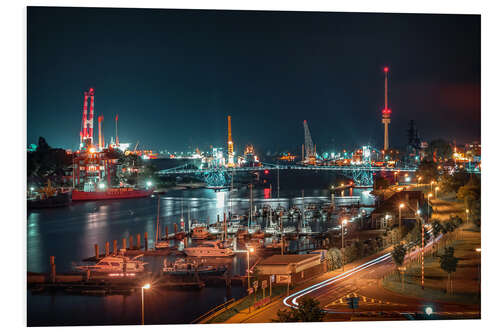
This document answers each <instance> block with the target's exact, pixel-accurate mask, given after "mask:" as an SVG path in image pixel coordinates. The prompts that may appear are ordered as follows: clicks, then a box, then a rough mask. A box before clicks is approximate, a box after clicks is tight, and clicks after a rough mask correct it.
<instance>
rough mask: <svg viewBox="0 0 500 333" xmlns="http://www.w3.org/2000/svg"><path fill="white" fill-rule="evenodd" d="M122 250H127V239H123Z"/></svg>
mask: <svg viewBox="0 0 500 333" xmlns="http://www.w3.org/2000/svg"><path fill="white" fill-rule="evenodd" d="M122 249H123V250H124V251H126V250H127V239H126V238H125V237H123V238H122Z"/></svg>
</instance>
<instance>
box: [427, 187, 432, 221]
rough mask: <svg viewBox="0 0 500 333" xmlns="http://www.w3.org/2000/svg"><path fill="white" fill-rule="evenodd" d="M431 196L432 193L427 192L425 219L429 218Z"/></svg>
mask: <svg viewBox="0 0 500 333" xmlns="http://www.w3.org/2000/svg"><path fill="white" fill-rule="evenodd" d="M431 197H432V193H428V194H427V219H429V214H430V210H429V207H430V198H431Z"/></svg>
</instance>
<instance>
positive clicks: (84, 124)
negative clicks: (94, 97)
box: [82, 91, 89, 140]
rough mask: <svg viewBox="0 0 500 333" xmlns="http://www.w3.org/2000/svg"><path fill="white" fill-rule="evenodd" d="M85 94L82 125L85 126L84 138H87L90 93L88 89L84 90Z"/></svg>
mask: <svg viewBox="0 0 500 333" xmlns="http://www.w3.org/2000/svg"><path fill="white" fill-rule="evenodd" d="M83 95H84V96H85V99H84V102H83V117H82V127H83V140H85V139H86V138H87V103H88V98H89V95H88V93H87V92H86V91H85V92H83Z"/></svg>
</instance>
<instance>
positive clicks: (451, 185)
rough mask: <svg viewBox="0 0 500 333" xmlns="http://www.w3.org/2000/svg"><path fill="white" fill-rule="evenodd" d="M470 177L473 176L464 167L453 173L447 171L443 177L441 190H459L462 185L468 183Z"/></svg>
mask: <svg viewBox="0 0 500 333" xmlns="http://www.w3.org/2000/svg"><path fill="white" fill-rule="evenodd" d="M470 177H471V176H470V175H469V174H468V173H467V171H465V170H464V169H459V170H458V171H457V172H455V173H454V174H452V175H450V174H449V173H445V174H444V175H443V176H442V178H441V184H440V187H441V191H443V192H457V191H458V189H459V188H460V187H461V186H464V185H465V184H467V182H468V181H469V179H470Z"/></svg>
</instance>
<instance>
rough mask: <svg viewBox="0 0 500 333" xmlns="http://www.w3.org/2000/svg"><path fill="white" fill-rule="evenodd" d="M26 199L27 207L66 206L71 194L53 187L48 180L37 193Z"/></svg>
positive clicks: (69, 201)
mask: <svg viewBox="0 0 500 333" xmlns="http://www.w3.org/2000/svg"><path fill="white" fill-rule="evenodd" d="M27 201H28V209H41V208H56V207H66V206H68V205H69V204H70V203H71V195H70V193H69V192H63V191H58V190H57V189H55V188H53V187H52V186H51V183H50V180H49V181H48V183H47V186H46V187H44V188H41V189H40V190H39V191H38V195H36V196H33V197H31V198H28V200H27Z"/></svg>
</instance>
